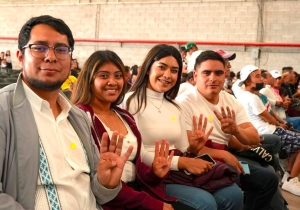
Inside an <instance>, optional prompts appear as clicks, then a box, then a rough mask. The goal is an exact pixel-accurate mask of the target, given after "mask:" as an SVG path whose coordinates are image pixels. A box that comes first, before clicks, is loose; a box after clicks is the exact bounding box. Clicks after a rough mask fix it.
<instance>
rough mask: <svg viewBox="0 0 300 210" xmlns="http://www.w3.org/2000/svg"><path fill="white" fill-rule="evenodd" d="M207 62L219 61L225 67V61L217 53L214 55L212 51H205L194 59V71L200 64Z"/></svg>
mask: <svg viewBox="0 0 300 210" xmlns="http://www.w3.org/2000/svg"><path fill="white" fill-rule="evenodd" d="M208 60H215V61H220V62H221V63H222V64H223V66H224V67H225V60H224V59H223V57H222V56H221V55H220V54H219V53H216V52H214V51H212V50H206V51H203V52H202V53H200V55H199V56H198V57H197V58H196V62H195V66H194V69H195V70H196V69H197V67H198V66H200V65H201V63H203V62H205V61H208Z"/></svg>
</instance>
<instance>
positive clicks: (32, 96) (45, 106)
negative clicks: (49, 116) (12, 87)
mask: <svg viewBox="0 0 300 210" xmlns="http://www.w3.org/2000/svg"><path fill="white" fill-rule="evenodd" d="M22 84H23V87H24V92H25V95H26V98H27V99H28V101H29V103H30V105H31V106H32V107H33V106H34V107H36V108H37V109H39V110H40V111H41V112H43V111H44V110H51V108H50V104H49V102H48V101H46V100H44V99H42V98H41V97H39V96H38V95H37V94H36V93H35V92H33V91H32V90H31V89H30V88H29V87H28V86H27V84H26V83H25V82H24V81H23V80H22ZM57 102H58V104H59V105H60V108H61V110H62V111H61V113H60V116H61V117H67V116H68V114H69V111H70V110H71V107H72V106H71V104H70V103H69V102H68V101H67V100H66V99H65V98H64V97H63V96H61V94H59V96H58V99H57Z"/></svg>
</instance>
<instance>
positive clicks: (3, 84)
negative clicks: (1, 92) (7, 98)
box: [0, 82, 11, 88]
mask: <svg viewBox="0 0 300 210" xmlns="http://www.w3.org/2000/svg"><path fill="white" fill-rule="evenodd" d="M10 84H11V83H7V82H0V88H3V87H5V86H7V85H10Z"/></svg>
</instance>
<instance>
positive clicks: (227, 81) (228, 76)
mask: <svg viewBox="0 0 300 210" xmlns="http://www.w3.org/2000/svg"><path fill="white" fill-rule="evenodd" d="M214 52H216V53H218V54H219V55H221V56H222V57H223V58H224V60H225V63H226V64H225V78H226V79H225V83H224V87H223V88H224V90H225V91H226V92H227V93H230V94H233V92H232V90H231V87H232V84H233V78H234V77H235V74H234V72H232V73H231V71H230V69H231V67H232V66H231V64H230V61H232V60H234V59H235V58H236V54H235V53H229V52H225V51H224V50H222V49H216V50H214Z"/></svg>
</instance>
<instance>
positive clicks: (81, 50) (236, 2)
mask: <svg viewBox="0 0 300 210" xmlns="http://www.w3.org/2000/svg"><path fill="white" fill-rule="evenodd" d="M115 2H116V0H114V1H110V0H108V1H105V0H98V1H97V0H77V1H75V0H64V1H56V0H48V1H47V0H44V1H0V9H1V13H0V37H1V36H12V37H17V36H18V32H19V30H20V28H21V26H22V25H23V24H24V23H25V22H26V21H27V20H28V19H29V18H30V17H32V16H38V15H42V14H49V15H53V16H55V17H58V18H62V19H63V20H64V21H65V22H66V23H67V24H68V25H69V26H70V28H71V30H72V31H73V35H74V37H75V38H92V39H93V38H99V39H101V38H105V39H108V38H112V39H138V40H166V41H167V40H186V41H221V42H223V41H225V42H226V41H229V42H256V41H264V42H287V43H299V42H300V36H299V35H298V34H299V32H300V13H298V11H299V10H300V1H289V0H285V1H271V0H269V1H263V2H264V3H263V4H261V5H260V4H259V3H258V2H259V1H255V0H252V1H249V0H248V1H242V0H231V1H228V0H223V1H220V0H219V1H218V0H206V1H205V0H203V1H201V2H188V1H187V0H182V1H178V2H177V1H172V2H167V1H160V2H161V3H155V2H154V1H149V0H148V1H147V0H119V3H115ZM48 3H51V4H48ZM89 3H91V4H89ZM59 4H61V5H59ZM258 5H259V6H260V7H259V6H258ZM152 46H153V44H120V43H87V42H83V43H82V42H80V43H79V42H78V43H76V45H75V52H74V57H77V58H78V60H79V63H80V65H82V64H83V62H84V61H85V59H86V58H87V57H88V56H89V55H90V54H91V53H92V52H94V51H95V50H99V49H111V50H114V51H115V52H116V53H117V54H118V55H119V56H120V57H121V58H122V60H123V61H124V63H125V64H127V65H133V64H140V63H141V62H142V60H143V58H144V56H145V55H146V53H147V52H148V51H149V49H150V48H151V47H152ZM176 47H178V45H176ZM199 48H200V49H215V48H222V49H225V50H228V51H234V52H236V53H237V58H236V60H234V61H233V62H232V66H233V70H234V71H239V70H240V68H241V67H243V66H244V65H246V64H256V65H259V66H260V67H261V68H266V69H270V70H271V69H281V68H282V66H285V65H290V66H293V67H294V68H295V69H296V70H298V71H299V72H300V60H299V59H298V57H299V53H300V48H281V47H277V48H270V47H269V48H261V52H262V53H261V56H260V59H256V60H255V59H253V58H252V57H251V50H252V47H234V46H226V47H225V46H209V45H205V46H204V45H202V46H201V45H199ZM7 49H10V50H11V51H12V53H13V54H14V53H15V52H16V50H17V44H16V41H3V40H0V51H5V50H7ZM13 64H14V66H15V67H16V68H17V65H18V64H17V62H16V59H14V58H13Z"/></svg>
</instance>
